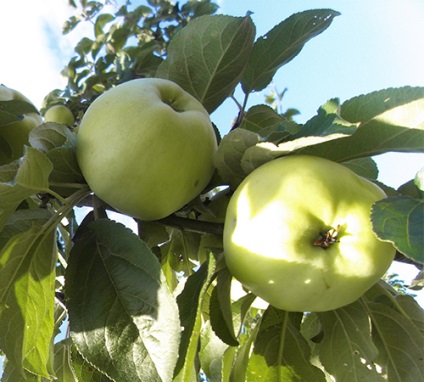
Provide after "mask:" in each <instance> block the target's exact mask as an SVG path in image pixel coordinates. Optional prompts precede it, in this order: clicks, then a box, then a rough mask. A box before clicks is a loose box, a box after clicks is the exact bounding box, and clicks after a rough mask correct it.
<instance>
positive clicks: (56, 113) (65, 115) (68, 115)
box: [44, 105, 75, 126]
mask: <svg viewBox="0 0 424 382" xmlns="http://www.w3.org/2000/svg"><path fill="white" fill-rule="evenodd" d="M44 122H56V123H61V124H63V125H69V126H73V125H74V122H75V118H74V115H73V114H72V111H71V110H70V109H69V108H68V107H67V106H65V105H54V106H52V107H50V108H48V109H47V111H46V113H45V114H44Z"/></svg>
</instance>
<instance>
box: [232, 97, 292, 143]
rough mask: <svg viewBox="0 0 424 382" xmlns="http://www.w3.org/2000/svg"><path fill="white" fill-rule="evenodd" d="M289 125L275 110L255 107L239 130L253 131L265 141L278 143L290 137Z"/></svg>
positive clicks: (248, 112) (247, 114)
mask: <svg viewBox="0 0 424 382" xmlns="http://www.w3.org/2000/svg"><path fill="white" fill-rule="evenodd" d="M288 125H290V122H289V121H287V120H286V119H285V118H284V117H283V116H282V115H280V114H278V113H277V112H276V111H275V110H274V109H272V108H270V107H269V106H266V105H255V106H253V107H251V108H250V109H249V110H248V111H247V113H246V115H245V116H244V118H243V120H242V122H241V124H240V126H239V127H238V128H240V129H246V130H249V131H253V132H254V133H257V134H259V135H260V136H261V138H262V139H263V140H266V141H269V142H275V143H278V142H279V141H281V140H283V139H284V138H287V137H288V136H289V135H290V132H289V129H288V127H287V126H288Z"/></svg>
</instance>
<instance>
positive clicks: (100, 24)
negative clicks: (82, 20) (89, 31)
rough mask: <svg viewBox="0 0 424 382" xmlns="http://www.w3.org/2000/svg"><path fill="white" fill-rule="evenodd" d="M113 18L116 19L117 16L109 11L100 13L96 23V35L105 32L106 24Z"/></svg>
mask: <svg viewBox="0 0 424 382" xmlns="http://www.w3.org/2000/svg"><path fill="white" fill-rule="evenodd" d="M112 20H115V16H113V15H111V14H109V13H103V14H101V15H99V16H98V17H97V19H96V22H95V23H94V35H95V36H96V37H97V36H99V35H102V34H104V32H103V28H104V26H105V25H106V24H107V23H108V22H110V21H112Z"/></svg>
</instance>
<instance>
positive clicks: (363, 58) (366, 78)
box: [0, 0, 424, 306]
mask: <svg viewBox="0 0 424 382" xmlns="http://www.w3.org/2000/svg"><path fill="white" fill-rule="evenodd" d="M134 3H135V1H134ZM219 3H220V4H221V7H222V8H221V12H222V13H225V14H229V15H234V16H243V15H245V14H246V12H247V11H251V12H253V14H252V19H253V21H254V23H255V24H256V28H257V36H260V35H263V34H265V33H266V32H267V31H268V30H269V29H271V28H272V27H273V26H274V25H276V24H278V23H279V22H280V21H282V20H283V19H285V18H287V17H289V16H290V15H291V14H293V13H295V12H299V11H303V10H306V9H314V8H332V9H334V10H336V11H339V12H341V16H339V17H337V18H336V19H335V20H334V22H333V24H332V25H331V26H330V28H329V29H328V30H327V31H325V32H324V33H323V34H321V35H320V36H318V37H316V38H314V39H313V40H311V41H310V42H309V43H308V44H307V45H306V47H305V48H304V50H303V51H302V52H301V53H300V54H299V56H298V57H296V58H295V59H294V60H293V61H292V62H290V63H289V64H288V65H286V66H285V67H284V68H283V69H281V70H280V71H279V72H278V73H277V75H276V77H275V79H274V82H275V85H276V86H277V88H278V89H279V90H280V91H282V90H283V89H284V88H288V91H287V93H286V96H285V98H284V107H287V108H288V107H295V108H297V109H299V110H300V111H301V115H300V116H299V117H298V118H297V120H298V122H304V121H306V120H307V119H309V118H310V117H312V116H313V115H314V114H315V112H316V110H317V108H318V107H319V106H320V105H322V104H323V103H325V102H326V101H327V100H328V99H330V98H334V97H339V98H340V99H341V100H342V101H344V100H346V99H349V98H351V97H353V96H357V95H360V94H364V93H368V92H371V91H374V90H380V89H384V88H388V87H399V86H404V85H410V86H424V49H423V40H424V22H423V20H424V1H423V0H402V1H399V0H371V1H370V0H343V1H342V0H321V1H317V0H261V1H258V0H222V1H220V2H219ZM70 14H72V12H71V10H70V9H69V8H68V7H67V0H43V1H35V0H14V1H11V0H2V1H1V2H0V15H1V20H0V36H1V46H2V59H1V60H0V83H3V84H5V85H7V86H9V87H12V88H15V89H17V90H19V91H21V92H22V93H24V94H25V95H26V96H27V97H29V98H30V99H31V100H32V101H33V102H34V103H35V104H36V106H38V107H40V106H41V102H42V100H43V98H44V96H45V95H46V94H47V93H48V92H49V91H51V90H52V89H54V88H56V87H59V88H63V86H64V84H65V81H64V79H63V78H61V76H60V71H61V70H62V69H63V66H64V65H65V64H66V63H67V62H68V60H69V59H70V58H71V57H72V54H73V53H72V49H73V47H74V46H75V43H76V42H77V41H78V40H79V39H80V38H81V35H80V34H79V33H80V32H82V31H84V29H85V31H84V33H86V32H87V29H86V28H78V29H77V32H76V33H71V34H70V35H68V36H61V28H62V25H63V22H64V21H65V20H66V19H67V17H68V16H69V15H70ZM89 33H91V30H90V32H89ZM263 100H264V98H263V95H256V96H255V97H251V101H252V102H253V103H262V102H263ZM236 113H237V109H236V107H235V105H234V104H232V102H231V101H227V102H226V103H225V104H224V105H223V107H222V108H220V110H219V111H218V112H216V113H214V114H213V116H212V118H213V120H214V122H215V123H216V124H217V125H218V127H219V128H220V130H221V131H222V132H223V133H225V132H227V131H228V129H229V127H230V125H231V121H232V119H233V118H234V117H235V116H236ZM376 160H377V163H378V166H379V169H380V179H381V180H382V181H383V182H384V183H386V184H388V185H391V186H393V187H398V186H399V185H401V184H402V183H404V182H406V181H408V180H409V179H411V178H413V177H414V175H415V173H416V172H417V171H418V170H419V169H420V168H421V167H423V166H424V155H423V154H419V155H411V154H407V155H405V154H388V155H384V156H381V157H379V158H377V159H376ZM395 270H396V272H398V273H400V274H401V278H404V279H405V280H409V279H410V277H411V275H413V274H414V273H416V272H415V270H412V272H411V268H408V269H406V270H404V268H401V267H399V266H397V267H396V268H395ZM419 301H420V303H421V304H422V306H424V295H423V293H420V297H419Z"/></svg>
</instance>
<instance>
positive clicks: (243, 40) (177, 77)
mask: <svg viewBox="0 0 424 382" xmlns="http://www.w3.org/2000/svg"><path fill="white" fill-rule="evenodd" d="M254 35H255V28H254V25H253V23H252V20H251V19H250V17H233V16H226V15H213V16H210V15H207V16H201V17H198V18H196V19H194V20H191V21H190V22H189V23H188V24H187V26H186V27H184V28H183V29H182V30H181V31H180V32H179V33H177V34H175V36H174V37H173V38H172V40H171V42H170V44H169V47H168V55H167V58H166V60H165V61H164V62H163V63H162V64H161V65H160V66H159V68H158V71H157V73H156V76H157V77H161V78H166V79H169V80H171V81H174V82H176V83H177V84H179V85H180V86H181V87H183V88H184V89H185V90H186V91H187V92H188V93H190V94H191V95H193V96H194V97H196V98H197V99H198V100H199V101H200V102H201V103H202V104H203V106H204V107H205V108H206V110H207V111H208V112H209V113H212V112H213V111H214V110H215V109H216V108H217V107H218V106H219V105H220V104H221V103H222V102H224V100H225V99H226V98H227V97H228V96H229V95H230V94H231V93H232V92H233V90H234V89H235V87H236V85H237V84H238V82H239V80H240V78H241V74H242V72H243V70H244V66H245V64H246V61H247V59H248V57H249V55H250V51H251V48H252V45H253V40H254Z"/></svg>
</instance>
